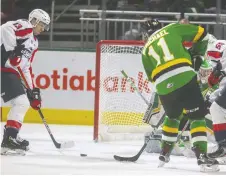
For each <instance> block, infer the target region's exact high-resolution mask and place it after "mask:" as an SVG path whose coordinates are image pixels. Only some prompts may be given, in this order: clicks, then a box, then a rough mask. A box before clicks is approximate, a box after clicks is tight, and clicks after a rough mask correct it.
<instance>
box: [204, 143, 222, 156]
mask: <svg viewBox="0 0 226 176" xmlns="http://www.w3.org/2000/svg"><path fill="white" fill-rule="evenodd" d="M208 157H209V158H221V157H226V141H223V142H220V143H219V144H218V148H217V150H216V151H214V152H212V153H208Z"/></svg>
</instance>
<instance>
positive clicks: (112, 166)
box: [1, 123, 226, 176]
mask: <svg viewBox="0 0 226 176" xmlns="http://www.w3.org/2000/svg"><path fill="white" fill-rule="evenodd" d="M3 125H4V124H3V123H2V124H1V132H3ZM50 128H51V130H52V133H53V135H54V137H55V138H56V140H57V141H58V142H64V141H68V140H74V141H75V147H73V148H71V149H66V150H62V151H61V150H58V149H56V148H55V146H54V145H53V143H52V141H51V139H50V137H49V134H48V132H47V131H46V129H45V127H44V125H43V124H24V125H23V127H22V130H21V132H20V136H21V137H22V138H26V139H28V140H29V141H30V151H29V152H27V155H26V156H1V174H10V175H14V174H17V175H19V174H23V175H28V174H29V175H39V174H42V175H51V174H54V175H58V174H61V175H72V174H73V175H130V176H134V175H136V176H138V175H139V176H140V175H148V176H155V175H207V173H201V172H199V167H198V166H197V164H196V160H195V159H194V158H185V157H179V156H172V157H171V161H170V163H169V164H166V165H165V166H164V168H157V166H158V154H148V153H144V154H143V155H142V156H141V157H140V158H139V160H138V161H137V162H136V163H129V162H118V161H115V160H114V158H113V155H115V154H117V155H120V156H133V155H135V154H136V153H137V152H138V151H139V149H140V148H141V146H142V145H143V141H120V142H105V143H94V142H93V141H92V135H93V128H92V127H87V126H65V125H50ZM1 139H2V133H1ZM81 153H85V154H87V155H88V156H86V157H81V156H80V154H81ZM208 175H209V174H208ZM211 175H226V166H221V171H220V172H218V173H211Z"/></svg>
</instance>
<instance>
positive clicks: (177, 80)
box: [142, 23, 207, 95]
mask: <svg viewBox="0 0 226 176" xmlns="http://www.w3.org/2000/svg"><path fill="white" fill-rule="evenodd" d="M205 36H206V32H205V29H204V28H202V27H200V26H196V25H192V24H179V23H172V24H169V25H167V26H165V27H163V28H162V29H160V30H158V31H156V32H155V33H154V34H152V35H151V36H150V37H149V39H148V41H147V43H146V44H145V46H144V48H143V51H142V62H143V66H144V69H145V72H146V74H147V76H148V79H149V80H150V81H152V82H153V83H154V85H155V87H156V90H157V92H158V94H159V95H165V94H168V93H170V92H172V91H175V90H176V89H178V88H180V87H182V86H184V85H186V84H187V83H188V82H190V81H191V79H192V78H193V77H194V76H195V75H196V73H195V71H194V69H193V68H192V61H191V55H190V54H191V53H192V54H194V55H195V54H199V55H204V54H205V51H206V48H207V40H203V38H204V37H205ZM184 41H192V42H193V43H195V44H194V45H193V47H192V49H191V52H190V53H189V52H188V50H187V49H186V48H185V47H184V46H183V42H184Z"/></svg>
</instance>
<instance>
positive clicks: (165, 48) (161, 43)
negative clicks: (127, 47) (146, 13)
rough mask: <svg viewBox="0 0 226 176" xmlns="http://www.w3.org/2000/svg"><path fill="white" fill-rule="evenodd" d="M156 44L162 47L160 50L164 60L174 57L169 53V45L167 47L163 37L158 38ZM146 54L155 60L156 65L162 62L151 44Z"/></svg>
mask: <svg viewBox="0 0 226 176" xmlns="http://www.w3.org/2000/svg"><path fill="white" fill-rule="evenodd" d="M157 45H158V46H159V47H161V49H162V52H163V55H164V56H163V60H164V62H167V61H170V60H172V59H174V56H173V54H172V53H170V50H169V47H168V45H167V43H166V41H165V39H164V37H162V38H160V39H159V41H158V43H157ZM148 55H149V56H152V57H153V58H154V59H155V60H156V61H157V65H156V66H158V65H160V64H162V63H161V59H160V56H159V55H158V54H157V53H156V51H155V50H154V48H153V46H152V45H150V46H149V51H148Z"/></svg>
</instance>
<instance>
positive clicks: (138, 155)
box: [114, 70, 189, 162]
mask: <svg viewBox="0 0 226 176" xmlns="http://www.w3.org/2000/svg"><path fill="white" fill-rule="evenodd" d="M121 72H122V74H123V76H124V77H125V78H127V79H129V81H130V83H131V86H132V87H133V88H134V89H135V90H136V91H137V93H138V94H139V95H140V96H141V97H142V99H143V100H144V101H145V102H146V104H147V105H148V101H147V100H146V99H145V97H144V96H143V95H142V94H141V93H140V91H139V90H138V88H137V87H136V86H135V84H134V83H133V81H132V80H131V79H130V78H129V77H128V75H127V74H126V73H125V71H123V70H122V71H121ZM153 114H154V113H153ZM164 116H165V113H164V114H163V115H162V117H161V119H160V120H159V122H158V124H157V125H156V126H154V125H151V126H152V127H153V128H154V130H153V131H152V134H151V136H154V133H155V131H156V129H158V127H159V126H160V125H161V123H162V122H163V119H164V118H163V117H164ZM188 125H189V121H187V123H186V124H185V126H184V128H183V129H182V130H181V133H180V135H179V136H178V138H177V141H176V143H177V142H178V141H179V140H180V138H181V136H182V134H183V132H184V131H185V130H186V128H187V126H188ZM150 140H153V139H152V138H148V140H146V141H145V143H144V144H143V146H142V147H141V149H140V150H139V152H138V153H137V154H136V155H134V156H132V157H122V156H118V155H114V159H115V160H117V161H127V162H135V161H137V160H138V159H139V157H140V156H141V154H142V153H143V151H144V150H145V148H146V146H147V144H148V142H149V141H150Z"/></svg>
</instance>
